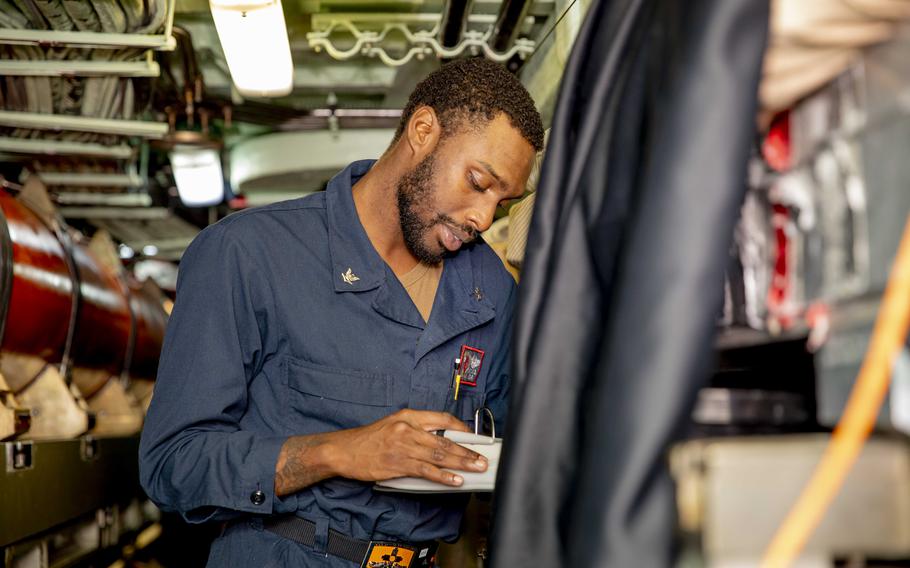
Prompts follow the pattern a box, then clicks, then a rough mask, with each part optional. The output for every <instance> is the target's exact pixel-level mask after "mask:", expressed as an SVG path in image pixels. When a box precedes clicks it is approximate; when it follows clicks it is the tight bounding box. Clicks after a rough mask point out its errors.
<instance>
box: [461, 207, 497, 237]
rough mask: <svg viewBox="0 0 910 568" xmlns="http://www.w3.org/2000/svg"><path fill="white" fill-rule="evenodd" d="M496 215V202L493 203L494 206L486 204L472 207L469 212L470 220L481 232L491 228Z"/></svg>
mask: <svg viewBox="0 0 910 568" xmlns="http://www.w3.org/2000/svg"><path fill="white" fill-rule="evenodd" d="M495 216H496V204H493V205H492V206H489V205H484V206H483V207H478V208H475V209H472V210H471V211H470V212H469V213H468V222H469V223H470V224H471V226H472V227H473V228H474V230H475V231H477V233H478V234H479V233H482V232H484V231H486V230H487V229H489V228H490V225H492V224H493V218H494V217H495Z"/></svg>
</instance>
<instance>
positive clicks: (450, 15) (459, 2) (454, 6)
mask: <svg viewBox="0 0 910 568" xmlns="http://www.w3.org/2000/svg"><path fill="white" fill-rule="evenodd" d="M473 4H474V0H446V3H445V7H444V8H443V11H442V21H441V22H440V25H439V42H440V43H441V44H442V45H443V47H449V48H451V47H455V46H456V45H458V42H459V41H461V36H462V34H464V30H465V27H466V26H467V23H468V15H469V14H470V13H471V8H472V6H473Z"/></svg>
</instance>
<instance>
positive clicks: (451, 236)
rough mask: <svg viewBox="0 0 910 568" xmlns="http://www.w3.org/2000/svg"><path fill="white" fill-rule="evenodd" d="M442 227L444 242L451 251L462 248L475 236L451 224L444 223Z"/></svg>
mask: <svg viewBox="0 0 910 568" xmlns="http://www.w3.org/2000/svg"><path fill="white" fill-rule="evenodd" d="M441 227H442V244H443V246H445V247H446V249H448V250H449V251H451V252H455V251H456V250H458V249H460V248H461V245H462V244H464V243H466V242H467V241H470V240H471V239H472V238H473V237H471V235H469V234H468V233H465V232H464V231H461V230H459V229H456V228H455V227H453V226H451V225H449V224H443V225H441Z"/></svg>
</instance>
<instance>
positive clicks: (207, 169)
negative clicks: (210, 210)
mask: <svg viewBox="0 0 910 568" xmlns="http://www.w3.org/2000/svg"><path fill="white" fill-rule="evenodd" d="M171 168H172V169H173V171H174V181H176V182H177V193H178V194H179V195H180V201H182V202H183V204H184V205H186V206H187V207H206V206H209V205H216V204H218V203H221V202H222V201H223V200H224V174H223V173H222V172H221V156H220V155H219V154H218V151H217V150H213V149H211V148H182V147H179V146H178V147H177V148H175V149H174V150H173V151H172V152H171Z"/></svg>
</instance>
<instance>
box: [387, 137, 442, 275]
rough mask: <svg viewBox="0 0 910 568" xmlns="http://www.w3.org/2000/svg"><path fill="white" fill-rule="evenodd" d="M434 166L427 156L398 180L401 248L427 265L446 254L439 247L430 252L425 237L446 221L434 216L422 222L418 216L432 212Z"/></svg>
mask: <svg viewBox="0 0 910 568" xmlns="http://www.w3.org/2000/svg"><path fill="white" fill-rule="evenodd" d="M435 165H436V164H435V156H434V155H433V154H430V155H428V156H427V157H426V158H424V159H423V160H421V162H420V163H419V164H417V166H416V167H415V168H414V169H413V170H411V171H410V172H408V173H406V174H404V175H403V176H401V179H399V180H398V219H399V222H400V223H401V234H402V235H403V236H404V244H405V246H407V247H408V250H409V251H411V254H413V255H414V256H415V257H416V258H417V260H418V261H420V262H422V263H423V264H430V265H433V264H439V263H440V262H442V259H443V258H445V256H446V253H447V252H448V251H447V250H446V249H445V248H442V247H440V248H442V250H440V251H435V250H432V249H430V247H429V246H428V245H427V240H428V239H427V236H428V235H429V233H430V230H431V229H432V228H433V227H435V226H436V225H438V224H440V223H445V222H447V221H449V219H447V218H446V217H445V216H444V215H437V216H436V217H434V218H433V219H432V220H431V221H429V222H426V221H424V220H423V219H421V216H420V211H421V210H423V211H427V210H432V198H433V193H434V192H433V174H434V172H435ZM453 224H454V223H453Z"/></svg>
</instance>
